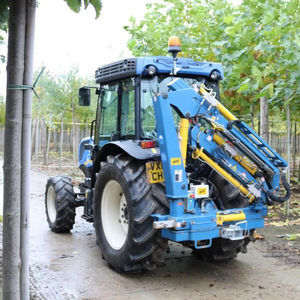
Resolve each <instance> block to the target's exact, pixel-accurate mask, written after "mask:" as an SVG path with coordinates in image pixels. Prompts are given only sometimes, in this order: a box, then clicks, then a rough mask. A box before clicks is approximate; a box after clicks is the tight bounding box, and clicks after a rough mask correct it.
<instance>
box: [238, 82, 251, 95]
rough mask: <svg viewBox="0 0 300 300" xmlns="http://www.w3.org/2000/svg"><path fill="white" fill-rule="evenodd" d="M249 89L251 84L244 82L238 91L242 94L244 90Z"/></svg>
mask: <svg viewBox="0 0 300 300" xmlns="http://www.w3.org/2000/svg"><path fill="white" fill-rule="evenodd" d="M247 90H249V84H248V83H244V84H242V85H241V87H240V88H239V89H238V90H237V92H238V93H239V94H240V93H242V92H244V91H247Z"/></svg>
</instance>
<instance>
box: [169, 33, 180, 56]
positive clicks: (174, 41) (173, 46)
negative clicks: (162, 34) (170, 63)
mask: <svg viewBox="0 0 300 300" xmlns="http://www.w3.org/2000/svg"><path fill="white" fill-rule="evenodd" d="M180 51H181V43H180V39H179V38H178V37H177V36H175V35H173V36H171V37H170V38H169V41H168V52H170V53H172V55H173V57H176V56H177V53H178V52H180Z"/></svg>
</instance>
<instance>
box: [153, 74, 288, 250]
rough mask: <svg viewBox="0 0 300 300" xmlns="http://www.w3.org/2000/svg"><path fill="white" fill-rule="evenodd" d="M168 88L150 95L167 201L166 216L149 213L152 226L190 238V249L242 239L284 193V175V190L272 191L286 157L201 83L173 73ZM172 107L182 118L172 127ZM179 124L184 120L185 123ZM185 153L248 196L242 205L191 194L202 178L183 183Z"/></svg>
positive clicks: (177, 237) (177, 238) (173, 237)
mask: <svg viewBox="0 0 300 300" xmlns="http://www.w3.org/2000/svg"><path fill="white" fill-rule="evenodd" d="M169 89H170V92H168V93H165V94H160V95H156V96H154V98H153V105H154V110H155V116H156V124H157V126H156V127H157V134H158V143H159V147H160V151H161V161H162V166H163V172H164V177H165V185H166V195H167V197H168V199H169V201H170V214H169V215H168V216H166V215H158V214H155V215H153V217H154V219H155V221H154V227H155V228H161V229H162V236H163V237H165V238H168V239H170V240H173V241H176V242H183V241H192V242H194V247H195V248H196V249H202V248H205V247H210V246H211V244H212V239H213V238H218V237H221V238H225V239H230V240H239V239H243V238H244V237H245V236H247V235H248V234H249V232H251V231H253V230H254V229H255V228H261V227H263V226H264V219H263V218H264V216H266V215H267V206H266V205H267V204H270V203H273V201H279V202H282V201H284V200H286V199H287V198H288V197H289V188H288V186H287V185H286V184H285V181H284V178H283V177H284V176H282V179H283V183H284V186H285V188H286V195H285V197H283V198H281V197H279V196H278V192H279V183H280V171H281V170H280V168H283V170H284V168H286V167H287V163H286V161H285V160H284V159H283V158H282V157H281V156H280V155H279V154H277V153H276V152H275V151H274V150H273V149H272V148H271V147H270V146H269V145H268V144H267V143H266V142H265V141H263V140H262V139H261V138H260V137H259V136H258V135H257V134H256V133H255V132H254V131H253V130H252V129H251V128H250V127H249V126H248V125H247V124H246V123H244V122H241V121H239V120H238V119H237V118H236V117H235V116H234V115H233V114H231V113H230V112H229V111H228V110H227V109H226V108H225V107H224V106H223V105H222V104H221V103H219V102H218V100H217V99H216V98H215V97H214V94H213V92H212V91H209V90H208V89H206V88H205V86H204V85H200V86H195V87H194V88H191V87H190V86H189V85H188V84H186V83H185V82H184V80H182V79H180V78H176V79H174V80H173V81H172V82H170V83H169ZM172 108H173V109H175V110H176V112H177V113H178V114H179V116H180V117H181V120H182V121H181V122H180V124H179V129H178V131H176V129H175V126H174V119H173V116H172ZM184 124H188V125H187V126H185V127H186V128H185V129H184V128H183V125H184ZM183 149H184V150H183ZM185 149H186V150H185ZM186 153H187V154H186ZM186 155H187V156H188V157H186ZM189 156H190V157H189ZM188 159H194V160H200V161H202V162H204V163H206V164H207V165H208V166H209V167H211V168H212V169H213V170H214V171H215V172H217V173H218V174H220V175H221V176H222V177H224V178H225V179H226V180H227V181H228V182H230V184H232V185H233V186H234V187H235V188H236V189H238V190H239V192H240V194H241V195H242V196H243V197H244V198H246V199H247V200H248V204H247V206H246V207H242V208H234V209H227V210H220V209H218V208H217V207H216V205H215V203H214V201H212V200H211V199H210V198H209V197H208V196H207V197H203V198H201V197H197V195H196V192H195V191H197V189H199V190H201V187H202V186H203V184H200V185H197V186H196V188H195V186H193V185H191V184H190V183H189V174H188V173H187V172H186V160H188ZM202 189H203V187H202ZM203 241H206V243H204V244H203Z"/></svg>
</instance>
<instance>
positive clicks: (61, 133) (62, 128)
mask: <svg viewBox="0 0 300 300" xmlns="http://www.w3.org/2000/svg"><path fill="white" fill-rule="evenodd" d="M63 139H64V121H63V118H62V119H61V123H60V140H59V168H60V169H61V160H62V152H63Z"/></svg>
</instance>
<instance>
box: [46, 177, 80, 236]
mask: <svg viewBox="0 0 300 300" xmlns="http://www.w3.org/2000/svg"><path fill="white" fill-rule="evenodd" d="M74 199H75V194H74V191H73V184H72V181H71V179H70V178H69V177H67V176H63V175H62V176H61V175H58V176H54V177H50V178H49V179H48V182H47V185H46V193H45V207H46V216H47V221H48V224H49V227H50V229H51V230H52V231H53V232H56V233H62V232H69V231H70V230H71V229H72V228H73V225H74V223H75V205H74Z"/></svg>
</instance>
